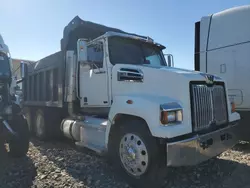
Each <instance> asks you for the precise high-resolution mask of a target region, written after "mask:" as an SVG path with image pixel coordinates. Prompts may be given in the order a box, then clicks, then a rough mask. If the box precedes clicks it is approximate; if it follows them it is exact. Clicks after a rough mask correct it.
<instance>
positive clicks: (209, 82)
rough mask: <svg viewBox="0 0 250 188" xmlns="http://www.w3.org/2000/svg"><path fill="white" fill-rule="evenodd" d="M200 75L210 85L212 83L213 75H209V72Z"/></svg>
mask: <svg viewBox="0 0 250 188" xmlns="http://www.w3.org/2000/svg"><path fill="white" fill-rule="evenodd" d="M201 75H202V76H204V77H205V79H206V83H207V84H209V85H211V84H213V83H214V76H213V75H211V74H201Z"/></svg>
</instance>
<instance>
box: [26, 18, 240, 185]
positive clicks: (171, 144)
mask: <svg viewBox="0 0 250 188" xmlns="http://www.w3.org/2000/svg"><path fill="white" fill-rule="evenodd" d="M163 49H165V47H164V46H163V45H161V44H158V43H155V42H154V41H153V39H151V38H150V37H145V36H139V35H135V34H130V33H126V32H124V31H121V30H118V29H115V28H110V27H106V26H103V25H99V24H95V23H92V22H87V21H84V20H81V19H80V18H79V17H78V16H77V17H75V18H74V19H73V20H72V21H71V22H70V23H69V24H68V25H67V26H66V27H65V28H64V31H63V38H62V40H61V50H60V51H59V52H56V53H54V54H52V55H50V56H48V57H45V58H43V59H41V60H39V61H37V62H36V63H34V64H31V65H29V66H27V65H26V64H22V70H23V72H22V75H23V76H22V77H23V85H22V88H23V106H24V110H25V112H26V117H27V119H28V122H29V125H30V131H32V132H34V134H35V135H36V136H37V137H38V138H40V139H43V140H44V139H48V138H49V137H55V136H56V135H58V136H60V133H63V134H64V135H65V136H66V137H68V138H71V139H72V140H74V141H75V143H76V145H77V146H80V147H86V148H89V149H91V150H94V151H96V152H98V153H99V154H106V155H107V156H108V157H109V158H110V159H111V161H112V162H113V164H114V166H115V168H116V169H117V170H118V171H119V172H121V174H122V175H124V177H125V178H126V179H127V180H128V182H130V183H131V184H132V185H137V186H139V187H157V186H158V184H161V183H162V182H163V181H162V178H163V177H164V176H165V172H166V167H167V166H184V165H195V164H198V163H200V162H202V161H205V160H208V159H209V158H212V157H214V156H217V155H219V154H220V153H222V152H224V151H225V150H227V149H229V148H231V147H232V146H233V145H235V144H236V143H237V142H238V139H237V136H236V135H235V130H234V129H235V128H237V122H238V121H239V120H240V116H239V114H238V113H237V112H235V111H234V109H233V108H232V107H231V104H230V102H229V100H228V95H227V91H226V88H227V87H226V84H225V83H224V81H223V80H222V79H221V78H219V77H215V76H213V75H209V74H204V73H201V72H194V71H189V70H184V69H177V68H173V67H171V59H172V56H168V57H169V58H167V59H169V60H170V62H168V63H167V62H166V61H165V58H164V55H163V52H162V50H163Z"/></svg>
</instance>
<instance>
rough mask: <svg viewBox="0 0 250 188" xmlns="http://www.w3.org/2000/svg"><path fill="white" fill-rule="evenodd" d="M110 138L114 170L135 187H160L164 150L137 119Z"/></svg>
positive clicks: (162, 174) (129, 122) (145, 125)
mask: <svg viewBox="0 0 250 188" xmlns="http://www.w3.org/2000/svg"><path fill="white" fill-rule="evenodd" d="M114 126H119V129H118V130H117V131H116V132H115V133H114V134H113V136H112V140H110V141H111V142H112V143H111V145H110V146H111V147H112V148H113V149H112V148H111V150H110V152H111V153H112V154H111V156H112V158H113V159H112V160H113V163H114V166H115V168H116V169H117V170H118V172H120V173H121V175H122V176H123V177H124V178H125V179H127V181H128V182H130V183H131V185H133V186H136V187H161V186H162V184H163V182H164V181H163V180H164V177H165V175H166V168H165V160H164V159H165V157H164V156H165V155H164V147H163V145H160V144H159V143H158V142H157V139H156V138H154V137H153V136H152V135H151V133H150V132H149V130H148V128H147V124H146V123H145V122H144V121H142V120H140V119H132V120H129V121H127V122H122V123H121V125H114Z"/></svg>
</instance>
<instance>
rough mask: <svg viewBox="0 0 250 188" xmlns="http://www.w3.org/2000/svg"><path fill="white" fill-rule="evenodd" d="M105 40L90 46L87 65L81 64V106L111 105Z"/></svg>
mask: <svg viewBox="0 0 250 188" xmlns="http://www.w3.org/2000/svg"><path fill="white" fill-rule="evenodd" d="M103 44H104V43H103V41H98V42H97V43H94V44H91V45H89V46H88V52H87V53H88V61H89V62H91V63H90V64H89V65H88V66H87V67H86V65H85V66H84V65H80V69H79V74H80V80H79V83H80V96H81V107H106V106H109V95H108V75H107V67H106V62H105V58H104V54H105V53H104V50H105V49H104V45H103Z"/></svg>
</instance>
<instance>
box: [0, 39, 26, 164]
mask: <svg viewBox="0 0 250 188" xmlns="http://www.w3.org/2000/svg"><path fill="white" fill-rule="evenodd" d="M16 83H17V82H16V80H15V79H14V77H13V76H12V61H11V55H10V52H9V47H8V45H7V44H6V43H5V42H4V40H3V37H2V36H1V35H0V156H1V161H0V163H2V162H3V160H2V159H3V156H6V155H5V154H6V153H8V154H9V155H10V156H11V157H23V156H25V155H26V154H27V152H28V149H29V129H28V123H27V121H26V119H25V117H24V116H23V115H22V114H21V108H20V106H19V102H18V100H17V98H16V95H15V86H16ZM6 144H8V146H9V147H8V151H7V152H6Z"/></svg>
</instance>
